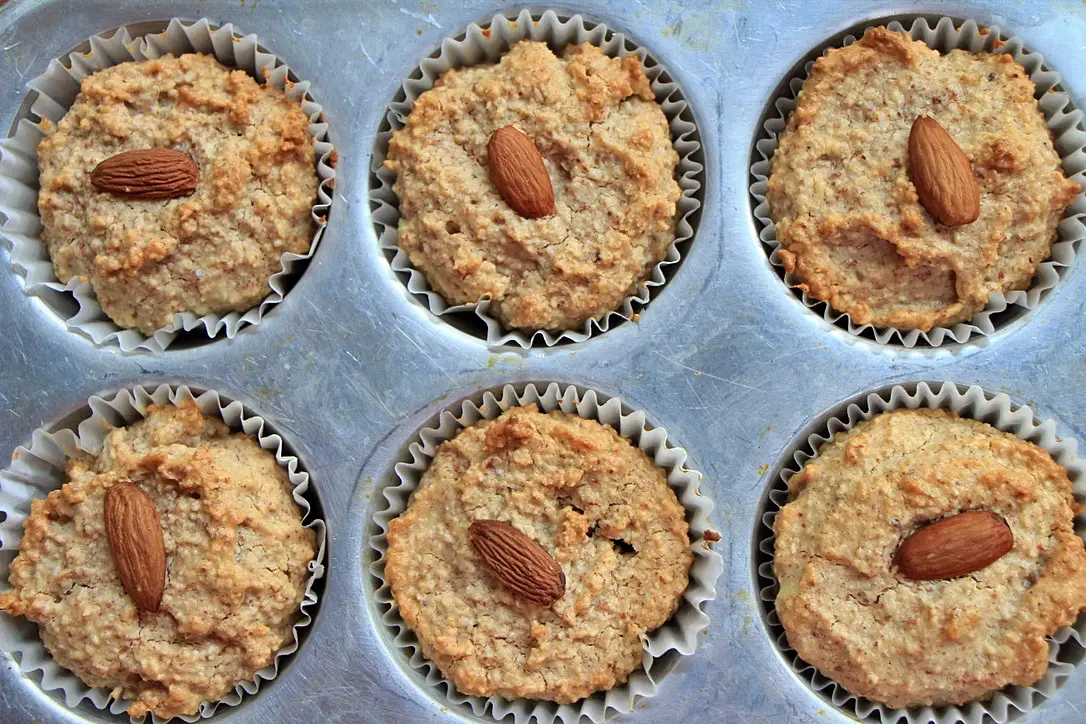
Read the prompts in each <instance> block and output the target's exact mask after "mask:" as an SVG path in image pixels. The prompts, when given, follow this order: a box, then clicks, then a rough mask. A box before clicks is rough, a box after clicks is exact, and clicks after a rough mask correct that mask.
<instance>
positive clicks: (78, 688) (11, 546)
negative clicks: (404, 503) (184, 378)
mask: <svg viewBox="0 0 1086 724" xmlns="http://www.w3.org/2000/svg"><path fill="white" fill-rule="evenodd" d="M189 400H194V401H195V402H196V404H197V405H198V406H199V407H200V409H201V410H202V411H203V412H204V414H205V415H209V416H211V417H216V418H220V419H222V420H223V421H224V422H225V423H226V424H227V425H228V426H230V427H231V428H232V429H234V430H240V431H243V432H244V433H246V434H247V435H250V436H251V437H253V438H255V439H256V441H257V443H258V444H259V445H260V447H261V448H263V449H264V450H268V451H269V452H271V453H272V454H274V455H275V459H276V461H277V462H278V463H279V464H280V465H281V466H282V467H283V468H285V469H286V471H287V476H288V478H289V479H290V482H291V484H292V485H293V486H294V491H293V497H294V502H295V503H297V504H298V507H299V508H300V509H301V512H302V520H303V523H304V525H305V527H307V528H311V529H312V530H313V531H315V532H316V534H317V541H316V542H317V555H316V557H315V558H314V559H313V560H312V561H311V562H310V563H309V577H308V579H307V580H306V585H305V595H304V597H303V598H302V603H301V606H300V607H299V619H298V621H297V622H296V623H295V624H294V639H293V641H292V642H291V643H288V644H287V645H286V646H284V647H283V648H282V649H280V650H279V651H278V652H276V654H275V658H274V660H273V662H272V663H271V664H270V665H268V666H266V667H264V668H263V669H261V670H260V671H258V672H257V673H256V676H255V677H254V678H253V679H252V680H251V681H243V682H241V683H239V684H237V685H236V686H235V687H234V690H233V691H232V692H230V693H229V694H228V695H227V696H225V697H224V698H223V699H221V700H220V701H217V702H209V703H205V704H203V705H201V707H200V711H199V713H198V714H195V715H192V716H184V717H179V718H180V719H182V720H184V721H186V722H196V721H199V720H200V719H205V718H207V717H210V716H211V715H212V714H214V713H215V712H216V711H217V710H218V709H219V708H220V707H222V706H227V707H233V706H237V705H238V704H240V703H241V701H242V699H243V698H244V697H245V696H247V695H253V694H256V693H257V692H258V691H259V690H260V687H261V685H262V684H263V683H264V682H266V681H269V680H271V679H274V678H275V677H276V676H277V675H278V673H279V667H280V666H281V665H282V664H283V663H284V661H285V660H286V659H288V658H289V657H290V655H291V654H293V653H294V652H295V651H297V649H298V647H299V645H300V641H301V640H302V639H303V638H304V634H305V629H306V628H308V627H309V625H310V624H311V623H312V621H313V616H314V615H315V614H316V612H317V608H318V593H317V592H316V591H314V586H315V585H316V584H317V582H318V581H319V580H320V579H322V578H323V577H324V554H325V538H326V531H325V524H324V520H323V519H321V518H320V510H319V508H318V509H314V507H313V501H316V499H317V498H316V495H315V493H314V492H313V491H312V490H311V489H310V480H309V473H307V472H305V471H304V470H302V469H301V466H300V464H299V462H298V459H297V458H296V457H294V456H293V455H291V454H289V453H288V452H287V451H286V450H285V449H284V445H283V439H282V438H281V437H280V436H279V435H278V434H276V433H274V432H272V430H271V429H270V426H268V425H267V423H265V421H264V419H263V418H261V417H258V416H256V415H252V414H250V413H248V412H247V411H246V410H245V408H244V406H243V405H242V404H241V403H240V402H236V401H234V402H231V401H229V400H228V399H226V398H223V397H220V396H219V394H218V393H216V392H214V391H207V392H202V393H197V392H193V391H192V390H190V389H189V388H188V387H186V386H184V385H180V386H176V387H171V386H170V385H160V386H158V387H157V388H154V389H147V388H144V387H140V386H136V387H133V388H131V389H126V390H121V391H120V392H118V393H116V394H114V395H111V396H108V397H98V396H95V397H91V398H90V399H89V400H88V408H89V416H88V417H87V418H86V419H85V420H83V421H82V422H80V423H79V424H78V427H77V428H74V426H71V427H61V428H60V429H56V430H53V431H49V430H47V429H40V430H36V431H35V432H34V434H33V436H32V439H31V444H30V447H29V448H26V447H19V448H17V449H16V451H15V455H14V456H13V461H12V464H11V465H10V466H9V467H8V468H7V469H5V470H3V471H0V512H2V513H3V514H4V516H5V517H4V520H3V521H2V522H0V550H3V555H2V556H0V586H2V587H3V588H4V589H7V588H8V583H7V581H8V567H9V566H10V564H11V561H12V560H14V557H15V554H16V553H17V552H18V548H19V541H20V540H21V539H22V535H23V522H24V521H25V520H26V518H27V516H28V515H29V514H30V503H31V501H32V500H36V499H39V498H44V497H45V496H46V495H48V494H49V493H50V492H51V491H53V490H56V489H58V488H60V487H61V485H63V484H64V482H66V480H67V477H66V475H65V472H64V465H65V462H66V460H67V459H68V458H69V457H70V456H71V455H73V454H76V453H77V452H79V451H83V452H87V453H96V452H97V451H99V450H101V447H102V443H103V441H104V439H105V436H106V433H108V432H109V430H110V429H112V428H113V427H119V426H124V425H127V424H130V423H133V422H136V421H138V420H140V419H142V418H143V417H145V416H146V415H147V408H148V407H149V406H150V405H152V404H155V405H167V404H172V405H179V404H181V403H182V402H186V401H189ZM84 409H85V410H86V409H87V408H84ZM73 428H74V429H73ZM0 650H3V651H4V652H5V653H8V654H10V655H12V656H13V657H14V659H15V661H17V662H18V666H19V669H20V670H21V671H22V672H23V673H24V674H25V675H26V676H27V677H29V678H31V679H33V680H37V681H39V683H40V686H41V688H42V689H43V690H44V691H46V692H50V693H52V694H53V695H55V696H58V697H60V698H62V699H63V700H64V702H65V704H67V705H68V706H69V707H73V708H75V707H79V706H81V705H82V704H83V702H88V703H89V704H90V705H91V706H93V707H94V708H96V709H99V710H102V711H108V712H109V713H111V714H115V715H123V714H124V713H125V710H126V709H127V708H128V704H129V702H128V701H125V700H117V699H113V698H111V696H110V692H109V691H108V690H105V689H95V688H91V687H88V686H87V685H86V684H84V683H83V682H82V681H80V679H79V678H78V677H77V676H76V675H75V674H73V673H72V672H70V671H68V670H67V669H65V668H63V667H61V666H60V665H59V664H57V663H56V661H54V660H53V657H52V656H51V655H50V654H49V652H48V651H47V650H46V648H45V646H44V645H43V644H42V641H41V638H40V637H39V635H38V627H37V625H35V624H34V623H32V622H30V621H27V620H25V619H23V618H20V617H14V616H8V615H7V614H0ZM131 719H132V721H133V722H136V721H146V719H147V718H145V717H139V718H137V717H131ZM150 719H151V720H152V721H154V722H156V724H158V723H160V722H163V721H164V720H162V719H161V718H160V717H158V716H152V717H150Z"/></svg>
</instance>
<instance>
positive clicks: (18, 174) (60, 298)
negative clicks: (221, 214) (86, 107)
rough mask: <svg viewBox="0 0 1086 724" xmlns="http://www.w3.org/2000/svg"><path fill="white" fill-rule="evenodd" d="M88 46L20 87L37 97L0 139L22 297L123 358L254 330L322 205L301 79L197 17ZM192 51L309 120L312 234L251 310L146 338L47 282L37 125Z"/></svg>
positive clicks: (325, 193) (78, 288)
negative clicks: (147, 64) (151, 63)
mask: <svg viewBox="0 0 1086 724" xmlns="http://www.w3.org/2000/svg"><path fill="white" fill-rule="evenodd" d="M88 43H89V45H90V51H89V52H87V53H83V52H73V53H71V54H69V55H68V57H67V59H66V60H65V61H61V60H53V61H52V62H50V63H49V68H48V70H46V71H45V72H44V73H43V74H41V75H39V76H38V77H37V78H34V79H33V80H31V81H30V82H29V83H27V86H28V87H29V88H30V89H31V90H33V91H35V92H36V93H37V98H36V99H35V100H34V102H33V105H31V107H30V117H29V118H23V119H21V120H19V122H18V126H17V128H16V132H15V135H14V136H12V137H10V138H7V139H4V140H2V141H0V214H3V215H4V216H6V217H7V220H6V221H4V222H3V223H2V224H0V239H3V240H4V243H5V244H6V245H7V246H8V247H9V248H10V250H11V261H12V265H13V266H14V268H15V271H16V272H17V273H18V274H19V275H20V276H21V277H22V278H23V281H24V284H25V287H26V291H27V294H31V295H34V296H37V297H41V298H42V299H43V300H44V301H45V302H46V304H47V305H48V306H49V307H50V308H52V309H53V311H54V312H56V313H57V314H58V315H59V316H60V317H61V318H62V319H63V320H64V323H65V324H66V325H67V327H68V329H70V330H72V331H75V332H78V333H79V334H82V335H84V336H86V337H89V338H90V339H91V340H92V341H93V342H94V343H95V344H99V345H103V344H116V345H118V346H119V347H120V348H121V350H122V351H124V352H130V351H133V350H137V349H142V350H148V351H151V352H161V351H163V350H164V349H166V347H167V346H169V344H170V343H171V342H172V341H173V339H174V338H175V337H176V336H177V334H178V333H179V332H181V331H182V330H184V331H186V332H188V331H191V330H197V329H202V330H203V331H204V333H205V334H206V335H207V337H208V338H212V339H213V338H215V337H217V336H219V335H220V334H225V335H226V337H227V338H232V337H234V336H235V335H236V334H237V333H238V330H240V329H241V328H243V327H245V326H246V325H256V324H259V323H260V320H261V318H262V317H263V316H264V314H266V313H267V312H268V311H269V309H270V308H271V307H273V306H275V305H276V304H278V303H279V302H281V301H282V300H283V295H284V294H286V291H287V287H288V286H289V282H290V281H291V279H292V278H293V277H294V276H295V275H296V274H297V273H298V272H299V271H300V270H301V269H302V267H303V266H304V263H305V262H306V261H307V260H308V259H309V258H310V257H312V256H313V254H314V252H315V251H316V249H317V245H318V243H319V242H320V239H321V236H322V235H323V233H324V228H325V226H326V225H327V217H328V210H329V207H330V205H331V203H332V189H333V187H334V185H335V169H334V168H333V166H334V163H335V162H334V160H333V159H334V156H333V149H332V144H331V143H329V142H328V124H327V123H326V122H325V121H324V119H323V117H322V115H321V113H322V109H321V105H320V104H319V103H317V102H315V101H314V100H313V98H312V97H310V95H309V81H300V82H295V81H292V80H291V79H290V75H291V71H290V69H289V68H288V67H287V66H286V65H285V64H284V63H283V62H282V61H281V60H280V59H279V58H277V57H276V56H275V55H273V54H271V53H268V52H267V51H265V50H264V49H263V47H262V46H260V40H259V39H258V38H257V37H256V36H255V35H246V36H244V37H242V36H238V35H235V34H234V31H233V26H232V25H230V24H229V23H227V24H226V25H223V26H222V27H219V28H215V27H213V26H212V25H211V23H210V22H209V21H208V20H206V19H202V20H198V21H196V22H195V23H191V24H185V23H182V22H181V21H180V20H178V19H177V18H174V19H173V20H170V22H169V25H168V26H167V28H166V30H165V31H163V32H161V33H157V34H154V35H146V36H143V37H138V38H136V39H134V40H133V39H132V37H131V36H130V35H129V34H128V29H127V28H124V27H121V28H118V29H116V30H111V31H108V32H107V33H102V34H99V35H96V36H94V37H92V38H90V39H89V40H88ZM193 52H196V53H209V54H212V55H214V56H215V57H216V58H217V59H218V60H219V62H221V63H223V64H224V65H226V66H229V67H231V68H240V69H242V70H244V71H246V72H247V73H249V74H250V75H252V76H253V77H254V78H256V79H257V80H258V81H260V82H261V83H265V82H266V83H270V84H271V85H273V86H275V87H276V88H280V89H282V90H284V91H285V92H286V95H287V97H288V98H290V99H291V100H294V101H297V102H299V103H300V104H301V107H302V111H303V112H304V113H305V114H306V116H307V117H308V118H309V121H310V123H309V134H310V135H311V136H312V137H313V140H314V149H315V151H316V153H315V156H316V158H315V159H314V163H315V167H316V173H317V176H318V178H319V180H320V185H319V187H318V189H317V197H318V198H317V199H316V200H315V201H316V203H315V204H314V205H313V208H312V211H311V214H312V217H313V225H314V232H313V237H312V241H311V242H310V245H309V251H307V252H306V253H305V254H293V253H287V254H283V255H282V257H281V259H280V262H281V267H280V270H279V271H278V272H276V273H275V274H273V275H272V276H271V277H270V278H269V279H268V296H267V297H265V298H264V300H263V301H262V302H260V304H259V305H257V306H256V307H253V308H252V309H249V310H248V311H246V312H244V313H241V312H231V313H229V314H226V315H218V314H205V315H203V316H201V317H197V316H196V315H195V314H193V313H191V312H184V313H177V314H174V317H173V321H172V322H171V323H170V324H169V325H168V326H166V327H163V328H162V329H159V330H157V331H155V333H154V334H152V335H151V336H150V337H147V336H145V335H143V334H142V333H141V332H139V331H138V330H135V329H125V328H122V327H119V326H118V325H117V324H115V323H114V322H113V321H112V320H111V319H110V318H109V317H107V316H106V315H105V314H104V313H103V312H102V308H101V306H99V304H98V301H97V299H96V298H95V296H94V291H93V289H92V288H91V285H90V282H79V281H78V279H72V280H70V281H69V282H68V283H67V284H61V283H60V281H58V280H57V277H56V274H55V273H54V272H53V262H52V261H51V260H50V258H49V252H48V250H47V249H46V247H45V244H44V243H43V242H42V241H41V231H42V224H41V219H40V217H39V215H38V155H37V148H38V142H39V141H41V139H42V138H44V136H45V132H44V131H43V130H42V125H43V123H44V124H50V125H52V126H53V127H55V126H56V124H57V122H59V121H60V119H61V118H62V117H63V116H64V114H65V113H67V112H68V109H69V108H70V107H71V105H72V103H74V102H75V98H76V95H77V94H78V93H79V86H80V83H81V82H82V81H83V79H84V78H86V77H87V76H89V75H92V74H93V73H95V72H97V71H99V70H102V69H103V68H108V67H110V66H113V65H118V64H120V63H124V62H127V61H132V60H149V59H152V58H158V57H161V56H163V55H166V54H168V53H169V54H173V55H179V54H181V53H193Z"/></svg>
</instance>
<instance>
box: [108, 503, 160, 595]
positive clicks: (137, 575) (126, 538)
mask: <svg viewBox="0 0 1086 724" xmlns="http://www.w3.org/2000/svg"><path fill="white" fill-rule="evenodd" d="M105 519H106V538H107V539H108V540H109V551H110V553H111V554H112V556H113V563H114V565H116V566H117V573H118V574H120V577H121V583H122V584H124V590H125V592H127V593H128V595H129V597H130V598H131V599H132V601H133V602H135V604H136V607H137V608H139V609H140V610H141V611H150V612H151V613H154V612H156V611H158V605H159V603H161V602H162V591H163V589H164V588H165V587H166V546H165V545H164V544H163V541H162V524H161V523H160V522H159V520H158V511H157V510H156V509H155V501H153V500H152V499H151V496H149V495H148V494H147V493H145V492H143V490H141V489H140V488H139V487H137V486H135V485H133V484H131V483H117V484H116V485H114V486H113V487H112V488H110V489H109V490H108V491H107V492H106V505H105Z"/></svg>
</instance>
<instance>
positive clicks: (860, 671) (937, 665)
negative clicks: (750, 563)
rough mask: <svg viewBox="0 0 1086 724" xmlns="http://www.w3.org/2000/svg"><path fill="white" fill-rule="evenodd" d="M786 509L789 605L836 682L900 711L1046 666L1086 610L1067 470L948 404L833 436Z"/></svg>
mask: <svg viewBox="0 0 1086 724" xmlns="http://www.w3.org/2000/svg"><path fill="white" fill-rule="evenodd" d="M788 486H789V492H790V499H789V500H790V502H789V503H788V504H787V505H785V506H784V507H783V508H782V509H781V511H780V512H779V513H778V515H777V519H776V523H775V525H774V529H775V531H776V536H777V537H776V548H775V552H774V561H773V567H774V570H775V572H776V575H777V578H778V579H779V581H780V591H779V593H778V594H777V597H776V602H775V606H776V610H777V614H778V616H779V617H780V621H781V625H782V626H784V629H785V632H786V633H787V637H788V644H789V646H791V647H792V648H793V649H795V650H796V652H797V653H798V654H799V656H800V657H801V658H803V659H804V660H805V661H807V662H809V663H810V664H812V665H814V666H815V667H817V668H818V670H819V671H820V672H821V673H822V674H824V675H825V676H828V677H830V678H831V679H833V680H834V681H836V682H837V683H838V684H840V685H841V686H843V687H844V688H846V689H848V691H849V692H850V693H852V694H855V695H858V696H865V697H867V698H869V699H872V700H874V701H879V702H883V703H885V704H886V705H888V706H891V707H895V708H904V707H909V706H917V705H932V706H940V705H945V704H964V703H966V702H969V701H974V700H982V699H986V698H988V697H989V696H990V695H991V694H992V693H993V692H995V691H996V690H998V689H1000V688H1002V687H1004V686H1007V685H1020V686H1029V685H1030V684H1033V683H1034V682H1036V681H1037V680H1038V679H1040V678H1041V677H1042V676H1043V675H1044V674H1045V672H1046V670H1047V667H1048V654H1049V647H1048V642H1047V641H1046V637H1047V636H1049V635H1051V634H1052V633H1054V632H1055V631H1056V630H1057V629H1059V628H1061V627H1063V626H1067V625H1070V624H1072V623H1073V622H1074V621H1075V619H1076V617H1077V615H1078V614H1079V612H1081V611H1083V610H1086V551H1084V550H1083V542H1082V539H1081V538H1079V537H1078V536H1077V535H1076V534H1075V531H1074V525H1073V518H1074V516H1075V515H1076V514H1077V512H1078V510H1079V507H1078V505H1077V504H1076V502H1075V499H1074V497H1073V496H1072V491H1071V482H1070V481H1069V479H1068V475H1067V471H1066V470H1065V469H1064V468H1063V467H1061V466H1060V465H1058V464H1056V463H1055V462H1054V461H1053V460H1052V457H1051V456H1050V455H1049V454H1048V453H1047V452H1045V451H1044V450H1042V449H1041V448H1039V447H1037V446H1036V445H1033V444H1032V443H1029V442H1025V441H1022V440H1019V439H1018V438H1016V437H1015V436H1014V435H1011V434H1008V433H1003V432H1000V431H999V430H996V429H995V428H994V427H992V426H990V425H987V424H985V423H982V422H978V421H975V420H969V419H963V418H960V417H958V416H957V415H955V414H954V413H952V412H949V411H945V410H926V409H922V410H897V411H892V412H886V413H883V414H881V415H878V416H876V417H874V418H872V419H871V420H870V421H867V422H861V423H860V424H858V425H856V426H855V427H854V428H852V429H851V430H848V431H846V432H842V433H839V434H837V435H835V436H834V438H833V440H832V441H831V442H829V443H826V444H825V445H823V446H822V448H821V450H820V451H819V453H818V457H817V458H815V459H814V460H811V461H810V462H808V463H807V465H806V466H805V467H804V468H803V470H802V471H801V472H799V473H797V474H796V475H794V476H792V479H791V480H790V481H789V483H788Z"/></svg>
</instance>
